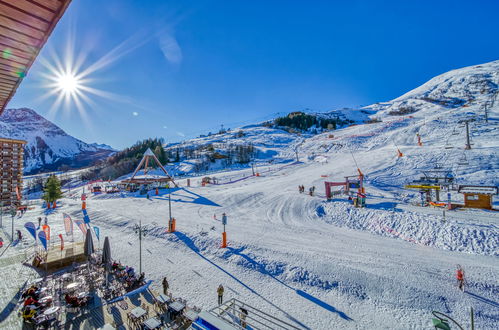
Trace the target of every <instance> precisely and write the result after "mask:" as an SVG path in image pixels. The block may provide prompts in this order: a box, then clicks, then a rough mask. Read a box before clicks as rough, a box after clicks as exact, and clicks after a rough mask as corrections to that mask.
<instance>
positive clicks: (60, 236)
mask: <svg viewBox="0 0 499 330" xmlns="http://www.w3.org/2000/svg"><path fill="white" fill-rule="evenodd" d="M59 238H60V239H61V251H62V250H64V239H62V234H59Z"/></svg>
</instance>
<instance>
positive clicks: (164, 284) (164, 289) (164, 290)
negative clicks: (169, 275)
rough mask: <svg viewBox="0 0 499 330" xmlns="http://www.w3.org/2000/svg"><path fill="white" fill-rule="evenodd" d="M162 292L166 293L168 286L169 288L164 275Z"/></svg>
mask: <svg viewBox="0 0 499 330" xmlns="http://www.w3.org/2000/svg"><path fill="white" fill-rule="evenodd" d="M162 284H163V293H164V294H168V288H169V285H168V281H167V280H166V277H163V283H162Z"/></svg>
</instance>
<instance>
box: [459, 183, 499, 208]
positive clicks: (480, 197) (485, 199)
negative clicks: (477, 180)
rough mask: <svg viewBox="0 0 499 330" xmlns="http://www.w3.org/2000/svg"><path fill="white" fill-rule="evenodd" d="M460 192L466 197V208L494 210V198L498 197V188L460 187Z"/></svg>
mask: <svg viewBox="0 0 499 330" xmlns="http://www.w3.org/2000/svg"><path fill="white" fill-rule="evenodd" d="M458 192H459V193H461V194H463V195H464V207H472V208H476V209H489V210H490V209H492V196H493V195H497V192H498V189H497V187H496V186H469V185H460V186H459V189H458Z"/></svg>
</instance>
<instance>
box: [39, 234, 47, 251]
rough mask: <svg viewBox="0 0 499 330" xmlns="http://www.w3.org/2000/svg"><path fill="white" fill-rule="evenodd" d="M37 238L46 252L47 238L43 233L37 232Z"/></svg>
mask: <svg viewBox="0 0 499 330" xmlns="http://www.w3.org/2000/svg"><path fill="white" fill-rule="evenodd" d="M38 238H39V239H40V242H42V245H43V248H44V249H45V251H47V237H46V236H45V232H44V231H39V232H38Z"/></svg>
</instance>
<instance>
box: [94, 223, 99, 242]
mask: <svg viewBox="0 0 499 330" xmlns="http://www.w3.org/2000/svg"><path fill="white" fill-rule="evenodd" d="M94 231H95V237H97V240H99V241H100V239H99V236H100V229H99V227H97V226H94Z"/></svg>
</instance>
